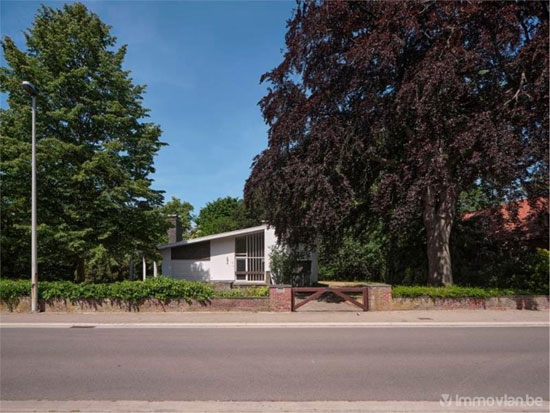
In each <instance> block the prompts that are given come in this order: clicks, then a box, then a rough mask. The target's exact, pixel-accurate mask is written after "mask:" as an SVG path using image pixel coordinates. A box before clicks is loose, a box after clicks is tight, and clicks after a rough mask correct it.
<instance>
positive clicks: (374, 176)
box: [245, 1, 548, 285]
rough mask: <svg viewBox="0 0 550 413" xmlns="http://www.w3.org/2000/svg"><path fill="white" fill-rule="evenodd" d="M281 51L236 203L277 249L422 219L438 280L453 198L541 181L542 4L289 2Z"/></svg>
mask: <svg viewBox="0 0 550 413" xmlns="http://www.w3.org/2000/svg"><path fill="white" fill-rule="evenodd" d="M286 46H287V51H286V53H285V55H284V60H283V61H282V63H281V64H280V65H279V66H278V67H276V68H275V69H274V70H272V71H271V72H268V73H266V74H265V75H263V77H262V81H267V82H269V83H270V84H271V86H270V89H269V91H268V94H267V95H266V96H265V97H264V98H263V99H262V101H261V102H260V106H261V109H262V111H263V115H264V118H265V121H266V122H267V124H268V126H269V140H268V148H267V149H266V150H265V151H264V152H262V153H261V154H260V155H259V156H258V157H257V158H256V159H255V160H254V163H253V169H252V173H251V176H250V178H249V179H248V181H247V183H246V187H245V197H246V201H247V202H248V204H249V205H250V206H253V207H256V208H258V207H263V209H264V210H265V214H266V218H267V220H268V222H270V223H271V224H273V225H274V226H275V229H276V231H277V233H278V235H279V236H280V237H282V238H283V239H285V240H286V241H287V242H309V243H314V242H316V241H318V240H319V239H325V240H326V239H331V238H334V237H335V236H337V235H338V234H340V233H341V232H342V230H343V228H346V227H349V226H352V225H357V222H358V221H357V220H358V218H361V219H364V217H365V216H376V217H382V218H384V219H386V220H387V222H390V223H391V224H392V225H391V228H392V229H393V230H394V231H404V230H405V229H406V226H407V223H408V222H411V220H412V219H414V218H418V219H420V218H422V219H423V222H424V226H425V228H426V234H427V253H428V260H429V282H430V283H431V284H434V285H442V284H443V285H448V284H452V272H451V257H450V250H449V237H450V233H451V228H452V225H453V221H454V220H455V219H456V216H455V215H456V203H457V198H458V196H459V194H460V193H461V191H464V190H468V189H470V188H471V187H472V186H474V185H476V184H479V183H480V182H483V184H484V185H485V186H486V187H489V188H491V189H492V190H493V191H499V193H501V194H506V197H507V198H508V199H511V198H514V197H518V196H525V194H524V193H520V191H519V190H518V188H525V187H526V186H525V185H522V184H523V183H532V181H533V179H534V178H535V177H539V178H540V177H542V179H543V181H544V182H545V183H547V180H548V178H547V177H548V174H547V172H548V169H547V167H548V3H546V2H502V3H498V2H458V1H456V2H434V1H429V2H390V3H388V2H303V3H302V2H299V3H298V5H297V8H296V10H295V13H294V16H293V18H292V19H291V20H290V21H289V22H288V32H287V34H286ZM532 186H533V185H531V187H532ZM535 187H536V186H535ZM539 188H540V186H539Z"/></svg>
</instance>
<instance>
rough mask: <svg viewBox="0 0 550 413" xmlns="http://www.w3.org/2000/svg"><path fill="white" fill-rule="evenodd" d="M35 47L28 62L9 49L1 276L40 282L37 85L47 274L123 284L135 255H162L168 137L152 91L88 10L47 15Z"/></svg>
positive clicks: (2, 116) (2, 81)
mask: <svg viewBox="0 0 550 413" xmlns="http://www.w3.org/2000/svg"><path fill="white" fill-rule="evenodd" d="M25 37H26V43H27V49H26V50H20V49H19V48H18V47H17V46H16V45H15V44H14V42H13V41H12V39H11V38H9V37H7V36H6V37H4V38H3V39H2V43H1V44H2V48H3V52H4V56H5V59H6V62H7V67H2V68H1V69H0V88H1V91H2V92H4V93H7V94H8V108H7V109H3V110H2V111H1V112H0V125H1V126H0V135H1V145H0V148H1V153H0V155H1V173H2V201H1V202H2V204H1V207H2V222H1V224H2V240H1V241H2V273H3V275H10V276H20V275H24V274H28V273H29V270H30V246H29V245H30V236H29V233H30V230H29V228H30V153H31V151H30V127H31V113H30V99H29V97H28V96H27V95H26V94H25V93H24V91H23V90H22V89H21V86H20V85H21V82H22V81H23V80H29V81H31V82H32V83H34V84H35V85H36V86H37V88H38V90H39V96H38V98H37V129H36V130H37V168H38V170H37V176H38V223H39V231H38V251H39V274H41V275H42V276H45V275H46V276H51V277H61V278H70V277H72V275H73V274H74V273H75V272H76V273H77V274H78V277H77V278H79V279H83V278H84V275H85V274H86V271H87V269H88V270H89V271H91V270H93V272H95V274H92V275H95V276H105V275H119V276H120V274H121V273H123V272H124V271H125V269H127V265H128V257H129V256H130V255H131V254H132V253H133V252H134V251H136V250H141V251H143V252H145V253H146V254H151V255H152V254H154V253H155V251H154V247H155V244H156V240H157V239H158V237H159V234H160V233H162V232H163V231H164V229H165V223H164V222H163V220H162V219H159V212H158V208H156V207H157V206H159V205H161V203H162V199H163V197H162V194H161V192H160V191H156V190H154V189H152V187H151V183H152V181H151V178H150V174H151V173H152V172H154V167H153V158H154V156H155V155H156V154H157V152H158V150H159V148H160V147H161V145H162V143H161V142H160V140H159V138H160V135H161V130H160V127H159V126H158V125H155V124H153V123H150V122H145V121H144V119H145V118H147V116H148V110H147V109H146V108H144V107H143V105H142V101H143V93H144V91H145V86H143V85H135V84H134V83H133V82H132V79H131V77H130V72H129V71H127V70H125V69H124V68H123V62H124V56H125V54H126V46H121V47H119V48H117V47H116V38H115V37H113V36H112V35H111V33H110V27H109V26H107V25H106V24H104V23H103V22H102V21H101V20H100V19H99V17H98V16H97V15H96V14H94V13H91V12H89V11H88V10H87V8H86V7H85V6H84V5H82V4H79V3H74V4H71V5H64V6H63V8H62V9H59V10H57V9H53V8H51V7H47V6H42V7H41V8H40V9H39V11H38V12H37V14H36V17H35V20H34V23H33V25H32V27H31V28H30V29H29V30H28V31H27V32H25ZM89 271H88V272H89Z"/></svg>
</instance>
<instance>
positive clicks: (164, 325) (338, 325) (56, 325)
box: [0, 321, 550, 329]
mask: <svg viewBox="0 0 550 413" xmlns="http://www.w3.org/2000/svg"><path fill="white" fill-rule="evenodd" d="M86 327H87V328H92V327H93V328H111V329H113V328H395V327H397V328H403V327H415V328H416V327H427V328H430V327H468V328H472V327H478V328H479V327H550V322H547V321H495V322H486V321H481V322H461V321H458V322H437V321H433V322H355V323H346V322H342V323H338V322H334V323H330V322H321V323H307V322H296V323H0V328H86Z"/></svg>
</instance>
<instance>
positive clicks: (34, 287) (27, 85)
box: [21, 81, 38, 313]
mask: <svg viewBox="0 0 550 413" xmlns="http://www.w3.org/2000/svg"><path fill="white" fill-rule="evenodd" d="M21 87H22V88H23V89H24V90H25V92H27V93H28V94H29V95H30V96H31V97H32V126H31V128H32V141H31V311H32V312H33V313H35V312H37V311H38V268H37V239H36V97H37V96H38V91H37V89H36V87H34V85H33V84H32V83H31V82H27V81H24V82H23V83H21Z"/></svg>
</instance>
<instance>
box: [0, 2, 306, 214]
mask: <svg viewBox="0 0 550 413" xmlns="http://www.w3.org/2000/svg"><path fill="white" fill-rule="evenodd" d="M45 3H46V4H48V5H50V6H52V7H60V6H61V5H62V4H63V2H53V1H51V2H45ZM83 3H85V4H86V5H87V6H88V8H89V9H90V10H92V11H93V12H95V13H97V14H98V15H99V16H100V18H101V19H102V20H103V21H104V22H105V23H107V24H109V25H111V26H112V27H113V29H112V33H113V34H114V35H115V36H116V37H117V38H118V44H119V45H122V44H127V45H128V54H127V57H126V63H125V66H126V69H129V70H131V71H132V75H131V76H132V78H133V79H134V81H135V83H139V84H147V85H148V89H147V93H146V95H145V99H144V105H145V107H147V108H149V109H151V113H150V115H151V120H152V121H153V122H155V123H158V124H160V125H161V127H162V130H163V135H162V140H163V141H164V142H166V143H168V146H166V147H164V148H163V149H161V152H160V154H159V156H158V157H157V158H156V160H155V166H156V170H157V171H156V173H155V175H154V179H155V183H154V187H155V188H156V189H162V190H164V191H166V192H165V197H166V199H167V200H168V199H170V197H171V196H177V197H179V198H180V199H182V200H186V201H189V202H191V203H192V204H193V205H194V206H195V212H198V210H199V209H200V208H201V207H202V206H204V204H205V203H206V202H208V201H212V200H214V199H216V198H218V197H222V196H227V195H230V196H238V197H242V190H243V185H244V182H245V180H246V178H247V177H248V175H249V172H250V164H251V162H252V159H253V157H254V156H255V155H256V154H258V153H259V152H260V151H261V150H262V149H264V148H265V147H266V145H267V127H266V125H265V124H264V122H263V119H262V116H261V112H260V109H259V107H258V105H257V103H258V101H259V100H260V99H261V98H262V97H263V96H264V95H265V93H266V88H267V85H266V84H263V85H260V84H259V78H260V76H261V75H262V74H263V73H264V72H266V71H268V70H270V69H272V68H273V67H275V66H276V65H277V64H278V63H280V61H281V60H282V52H281V49H283V48H284V35H285V32H286V24H285V23H286V20H287V19H289V18H290V17H291V15H292V10H293V8H294V5H295V3H294V2H290V1H289V2H287V1H240V2H239V1H238V2H233V1H219V2H218V1H107V2H102V1H93V2H86V1H84V2H83ZM40 4H41V2H34V1H6V0H2V1H0V12H1V16H0V31H1V33H2V36H4V35H8V36H10V37H12V38H13V39H14V41H15V42H16V43H17V45H18V46H19V47H20V48H24V47H25V43H24V37H23V31H24V30H25V29H27V28H28V27H30V25H31V23H32V20H33V17H34V14H35V12H36V10H37V9H38V7H39V6H40ZM2 65H5V61H4V60H3V59H2ZM2 102H5V100H4V99H2ZM3 104H4V103H3Z"/></svg>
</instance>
